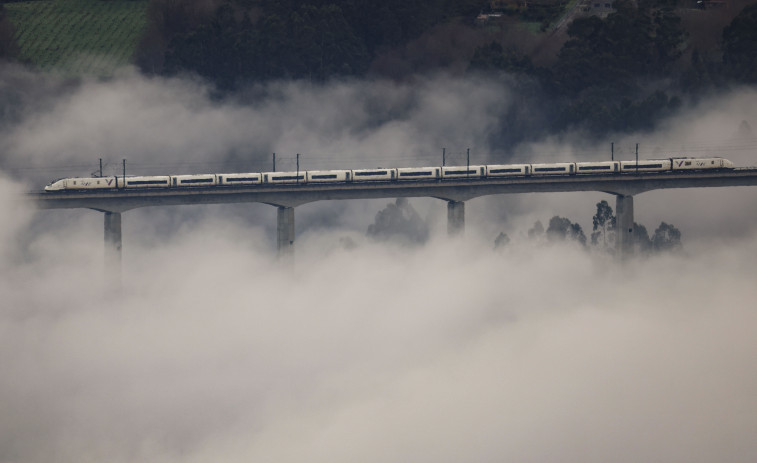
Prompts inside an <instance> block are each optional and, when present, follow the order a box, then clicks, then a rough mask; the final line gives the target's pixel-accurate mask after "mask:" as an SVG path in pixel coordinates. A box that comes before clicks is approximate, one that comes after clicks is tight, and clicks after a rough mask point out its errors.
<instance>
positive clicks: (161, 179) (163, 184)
mask: <svg viewBox="0 0 757 463" xmlns="http://www.w3.org/2000/svg"><path fill="white" fill-rule="evenodd" d="M122 179H123V181H124V185H123V187H124V188H168V187H170V186H171V177H170V176H168V175H144V176H136V177H125V178H122ZM119 180H121V179H119ZM119 186H121V185H119Z"/></svg>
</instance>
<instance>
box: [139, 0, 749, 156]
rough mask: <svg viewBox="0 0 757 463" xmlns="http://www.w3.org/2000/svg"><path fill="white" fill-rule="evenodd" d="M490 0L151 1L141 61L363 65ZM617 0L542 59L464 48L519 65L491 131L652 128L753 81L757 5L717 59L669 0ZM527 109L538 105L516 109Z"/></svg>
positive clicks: (234, 68)
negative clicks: (507, 109) (695, 39)
mask: <svg viewBox="0 0 757 463" xmlns="http://www.w3.org/2000/svg"><path fill="white" fill-rule="evenodd" d="M488 3H489V2H487V1H480V0H465V1H455V0H423V1H421V0H384V1H381V2H373V1H367V0H287V1H274V0H215V1H214V2H213V3H211V5H212V7H210V8H209V7H208V6H207V5H208V2H207V1H204V0H202V1H201V0H188V1H186V2H176V1H174V0H152V2H151V8H150V14H149V16H150V23H151V28H150V31H149V32H148V33H147V34H146V36H145V40H144V41H143V42H142V44H141V46H140V51H139V56H138V62H139V64H140V66H141V67H142V69H143V70H145V71H147V72H156V73H160V74H169V75H170V74H175V73H180V72H193V73H196V74H199V75H200V76H203V77H204V78H206V79H208V80H210V81H212V82H214V83H216V84H217V85H218V86H219V87H220V88H221V89H227V90H228V89H234V88H237V87H238V86H239V85H243V84H246V83H250V82H260V81H267V80H271V79H306V80H310V81H325V80H328V79H331V78H334V77H345V76H358V77H359V76H365V75H366V74H367V73H368V72H369V70H370V69H371V66H372V63H374V62H375V61H376V59H377V57H378V56H379V55H380V54H381V53H386V52H387V50H391V49H396V48H402V47H404V46H406V45H407V44H408V43H409V42H410V41H412V40H414V39H416V38H417V37H419V36H420V35H421V34H423V33H424V32H426V31H428V30H429V29H430V28H431V27H433V26H435V25H438V24H441V23H444V22H445V21H450V20H451V18H453V17H456V16H464V17H469V18H472V17H473V16H475V14H476V13H477V12H478V11H480V10H483V9H485V8H487V7H488ZM613 6H614V8H615V10H614V12H613V13H611V14H609V15H608V16H607V17H606V18H600V17H597V16H588V17H577V18H576V19H574V20H573V21H572V22H571V23H570V24H569V26H568V29H567V33H568V36H569V40H567V41H566V42H565V43H564V44H563V45H562V48H561V49H560V50H559V52H558V53H557V57H556V59H555V60H554V61H553V62H550V63H548V64H546V65H542V66H535V65H534V64H533V62H532V60H531V57H529V56H527V55H525V54H523V53H521V52H518V51H516V50H515V48H512V47H509V46H508V44H507V43H501V42H499V41H492V42H490V43H488V44H485V45H482V46H479V47H478V48H475V49H474V51H473V52H472V54H471V55H470V56H466V57H461V58H462V59H463V60H467V61H469V63H470V66H469V72H484V73H496V72H505V73H508V74H511V75H516V76H520V79H518V83H517V85H520V86H521V87H522V88H519V89H518V90H520V91H519V92H518V94H519V95H520V96H519V98H520V100H519V101H518V102H516V107H515V108H514V109H513V111H514V114H513V115H510V116H508V117H509V119H510V120H503V125H504V126H505V127H503V130H502V132H501V133H500V134H495V135H494V137H495V139H494V140H492V142H495V143H497V144H499V145H500V146H503V147H506V146H507V145H508V144H513V143H517V142H520V141H523V138H537V137H540V136H542V135H543V134H544V133H555V132H559V131H562V130H565V129H567V128H571V127H576V126H580V127H583V128H585V129H588V130H590V131H593V132H596V133H606V132H608V131H629V130H645V129H650V128H652V127H653V126H654V124H655V123H656V121H658V120H659V119H660V118H663V117H666V116H668V115H670V114H671V113H673V112H674V111H676V110H677V109H678V108H679V106H680V102H681V98H682V97H683V96H691V97H696V96H698V95H701V94H703V93H706V91H707V90H708V89H713V88H717V87H721V86H726V85H731V84H733V83H746V84H754V83H757V4H753V5H751V6H748V7H746V8H745V9H744V10H743V11H742V12H741V13H739V14H738V16H736V18H735V19H734V20H733V21H732V22H731V24H730V25H728V26H727V27H726V28H725V29H724V30H723V33H722V36H723V41H722V59H720V60H712V59H711V60H710V61H708V60H706V59H705V58H703V56H704V55H703V54H701V53H699V51H698V50H694V51H693V52H692V53H691V54H690V61H691V64H690V65H687V66H683V65H682V51H683V50H684V49H687V48H689V45H688V43H689V41H690V39H691V37H688V36H687V33H686V31H685V30H684V28H683V26H682V21H681V18H680V17H679V16H677V14H676V11H677V10H675V8H674V7H675V0H638V1H633V0H616V1H615V2H614V4H613ZM466 27H470V28H471V29H472V28H473V26H472V24H471V25H470V26H466ZM476 33H479V34H484V32H481V31H479V32H476ZM461 50H464V49H461ZM461 52H464V51H461ZM708 56H710V55H708ZM687 58H688V55H687ZM393 75H395V76H397V74H393ZM661 82H662V84H661ZM508 85H512V83H511V82H508ZM528 108H541V109H542V110H543V111H542V112H543V114H541V115H540V117H538V118H536V119H524V118H523V117H522V116H518V115H517V114H519V113H529V111H528ZM530 112H533V111H530ZM513 134H515V135H513ZM498 136H499V138H497V137H498Z"/></svg>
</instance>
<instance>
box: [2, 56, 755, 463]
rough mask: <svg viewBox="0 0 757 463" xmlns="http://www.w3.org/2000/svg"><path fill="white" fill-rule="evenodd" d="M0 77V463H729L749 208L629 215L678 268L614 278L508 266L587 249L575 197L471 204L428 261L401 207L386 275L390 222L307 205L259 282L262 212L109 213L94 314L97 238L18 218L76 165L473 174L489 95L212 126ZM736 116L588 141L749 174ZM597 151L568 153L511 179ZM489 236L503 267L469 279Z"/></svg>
mask: <svg viewBox="0 0 757 463" xmlns="http://www.w3.org/2000/svg"><path fill="white" fill-rule="evenodd" d="M15 72H16V74H13V75H14V76H16V77H15V78H14V79H11V78H6V80H5V82H4V87H3V88H4V92H6V93H5V94H6V95H7V94H8V92H11V93H12V92H14V91H16V92H17V93H18V94H19V95H21V96H20V97H19V98H16V99H15V100H9V101H11V102H10V103H6V105H8V107H9V111H6V112H5V113H4V114H6V115H7V114H9V112H10V113H11V114H12V115H13V117H7V118H6V121H5V124H4V128H3V133H2V140H3V141H2V142H1V143H2V146H3V156H4V158H3V165H5V166H7V167H6V168H5V169H4V170H3V172H2V173H1V174H0V214H2V216H3V219H2V221H0V224H1V225H0V275H2V278H0V293H2V295H3V301H4V302H3V304H2V305H0V462H2V463H5V462H24V463H26V462H49V461H53V460H54V461H61V462H88V461H97V462H101V461H111V462H121V461H123V462H125V461H150V462H174V461H197V462H204V461H211V460H215V461H232V462H233V461H240V462H241V461H245V462H248V461H275V462H302V461H308V462H330V463H332V462H355V461H367V462H382V463H386V462H407V461H412V462H419V463H420V462H459V461H476V462H501V461H520V462H557V461H559V462H608V461H611V462H629V463H630V462H638V461H660V462H689V463H690V462H713V461H718V462H745V461H757V442H755V439H754V436H755V435H756V434H757V396H756V393H755V391H757V370H756V369H755V367H754V359H755V358H757V341H755V337H754V329H755V326H757V309H755V304H754V300H755V299H757V288H756V287H755V285H754V282H755V277H757V267H755V265H754V262H755V261H757V223H755V222H756V221H757V219H755V217H757V210H755V209H756V208H757V206H756V204H757V201H756V200H757V190H753V189H751V188H733V189H707V190H705V189H703V190H680V191H665V192H656V193H655V192H652V193H645V194H642V195H639V196H638V197H637V198H636V201H635V204H636V217H637V221H640V222H642V223H644V224H645V225H646V226H647V228H648V229H649V230H650V232H652V231H653V230H654V228H655V227H656V226H657V225H658V224H659V222H660V221H662V220H665V221H668V222H672V223H674V224H675V225H676V226H678V227H679V228H680V229H681V231H682V232H683V235H684V244H685V252H684V253H682V254H680V255H666V256H659V257H653V258H648V259H640V260H638V261H633V262H631V263H630V264H629V265H628V266H626V267H619V266H618V265H617V264H616V263H615V261H613V260H612V259H611V258H609V257H607V256H603V255H600V254H596V253H595V254H592V253H587V252H584V251H582V250H580V249H577V248H575V247H572V246H570V245H565V246H544V245H534V244H532V243H528V242H526V241H525V240H523V239H521V238H520V236H521V235H522V234H525V232H526V231H527V229H528V228H529V227H530V226H531V225H532V224H533V222H534V221H535V220H537V219H538V220H541V221H542V222H543V223H545V224H546V223H547V222H548V220H549V218H550V217H551V216H553V215H561V216H566V217H569V218H571V219H572V220H574V221H578V222H580V223H581V224H582V225H583V226H584V229H585V231H586V232H587V234H588V233H589V232H590V231H591V230H590V227H591V216H592V214H593V213H594V205H595V204H596V202H598V201H600V200H601V199H607V200H608V201H610V203H611V205H613V206H614V201H613V198H612V197H611V196H609V195H605V194H601V193H576V194H564V195H562V194H541V195H538V194H533V195H521V196H518V197H511V196H502V197H496V198H478V199H475V200H472V201H470V203H469V204H468V205H467V208H466V219H467V224H466V225H467V229H466V236H465V238H464V239H462V240H453V241H450V240H449V239H447V237H446V236H445V228H446V208H445V205H444V203H443V202H442V201H439V200H433V199H423V200H412V201H411V203H412V204H413V206H414V207H415V208H416V210H418V212H419V214H420V215H421V216H422V217H424V218H425V219H427V220H428V221H429V223H430V224H431V227H432V233H431V239H430V241H429V242H428V243H427V244H426V245H424V246H421V247H414V248H409V247H403V246H396V245H392V244H387V243H375V242H372V241H370V240H368V239H367V238H366V237H365V230H366V229H367V227H368V225H370V223H372V221H373V219H374V216H375V214H376V212H378V211H379V210H380V209H382V208H383V207H384V205H385V204H387V203H388V202H390V201H391V199H387V200H374V201H345V202H333V203H316V204H309V205H305V206H302V207H300V208H297V211H296V214H297V219H296V220H297V233H298V236H297V244H296V263H295V266H294V268H293V269H292V268H289V267H286V266H284V267H282V266H281V265H279V264H278V263H277V262H276V259H275V249H274V246H275V241H274V239H273V236H272V229H273V227H274V226H275V217H276V213H275V208H273V207H270V206H265V205H235V206H203V207H173V208H152V209H150V208H148V209H143V210H135V211H130V212H127V213H125V214H124V215H123V220H124V225H123V228H124V253H123V290H122V291H121V292H113V291H109V290H108V289H107V286H105V285H103V280H104V278H103V277H104V275H103V243H102V240H103V230H102V226H103V225H102V221H103V219H102V215H101V214H100V213H97V212H94V211H40V212H35V211H32V210H30V209H28V208H27V207H25V206H24V205H22V204H21V203H19V201H18V200H17V198H18V197H19V195H21V193H22V192H23V191H26V190H28V189H34V188H39V187H40V186H41V184H40V183H39V182H43V183H44V182H46V181H49V180H51V179H52V177H55V176H60V175H72V174H77V175H86V174H88V173H89V172H91V171H92V170H94V169H95V167H97V158H98V157H104V158H106V159H108V160H109V162H110V164H109V166H110V167H111V168H120V164H119V163H120V159H121V158H123V157H128V159H129V160H130V163H131V164H130V165H132V164H133V165H134V166H135V168H137V167H140V166H141V167H142V168H144V169H145V170H149V171H155V172H165V173H171V172H173V171H174V170H173V169H176V171H179V170H181V171H186V172H197V171H208V170H210V171H213V170H215V167H217V166H218V165H219V164H221V167H227V166H235V165H237V164H235V163H241V162H258V163H264V162H267V160H268V156H269V155H270V153H271V152H274V151H275V152H277V153H282V159H283V160H282V162H286V156H287V155H289V156H291V155H292V154H294V153H297V152H302V153H313V154H305V156H308V157H307V159H308V162H312V163H313V164H317V166H318V167H319V168H321V166H323V168H332V167H333V168H337V167H339V166H340V165H341V163H344V164H350V166H355V167H359V166H363V165H370V163H376V164H378V163H381V164H382V165H384V164H385V165H397V164H400V163H412V162H415V161H418V162H421V161H425V160H428V159H431V160H433V159H435V156H437V154H440V149H441V147H444V146H447V147H448V148H449V149H450V151H451V152H454V151H456V152H457V153H462V152H464V150H465V148H467V147H469V146H470V147H471V148H474V152H475V153H482V152H487V153H488V152H490V151H495V150H496V147H489V146H486V145H485V140H486V137H487V134H488V133H491V131H495V130H499V129H501V128H500V127H499V126H498V120H499V119H498V117H497V116H498V115H499V114H501V112H502V111H505V110H506V109H507V108H508V105H509V100H508V93H507V91H506V89H504V90H503V89H502V88H501V87H500V86H499V85H496V84H493V83H491V82H487V81H483V80H480V81H479V80H477V81H459V80H454V79H450V78H447V77H435V78H428V79H425V80H423V81H419V82H415V83H408V84H401V85H400V84H394V83H388V82H373V83H367V82H352V83H349V82H348V83H339V84H331V85H326V86H308V85H296V84H274V85H271V86H270V87H269V88H266V89H258V90H257V91H258V92H259V93H260V95H262V96H258V97H256V98H249V97H248V98H246V99H245V100H244V102H240V101H236V102H232V101H215V100H213V99H212V98H211V97H210V96H209V94H208V92H207V90H206V89H205V88H204V87H203V86H202V85H201V84H200V83H198V82H196V81H191V80H184V79H176V80H162V79H146V78H142V77H139V76H137V75H134V74H132V73H128V72H127V73H125V74H124V75H123V76H121V77H119V78H116V79H113V80H111V81H106V82H89V83H84V84H81V85H62V84H58V83H55V82H50V81H48V80H45V79H43V78H41V77H39V76H31V77H30V78H29V79H26V80H27V81H34V79H38V82H39V81H41V82H42V84H41V85H40V88H42V89H43V90H44V95H42V98H41V99H39V100H36V102H35V103H28V104H26V103H24V101H25V100H24V98H27V97H28V95H33V94H34V92H33V91H30V90H28V89H25V88H21V87H22V84H21V83H19V81H24V79H19V78H18V77H17V76H18V74H17V73H18V71H15ZM14 86H18V90H14ZM29 92H31V93H29ZM25 95H26V96H25ZM13 101H16V103H13ZM18 101H21V102H22V103H24V104H22V105H21V106H20V107H19V106H18V104H19V103H18ZM756 103H757V92H755V91H753V90H740V91H734V92H732V93H729V94H724V95H720V96H719V97H717V98H712V99H709V100H706V101H703V102H701V103H700V104H698V105H696V106H692V107H691V108H690V109H689V110H688V111H687V112H686V114H685V115H683V116H681V117H679V118H676V119H674V120H670V121H667V122H666V123H665V124H664V127H663V128H662V129H661V130H659V131H658V132H655V133H652V134H643V135H639V134H636V135H628V136H625V137H618V138H617V139H616V140H612V141H615V142H616V146H618V147H619V148H622V150H621V152H623V153H625V154H628V153H629V152H630V151H629V150H632V149H633V146H634V144H635V143H636V142H639V143H640V144H641V146H642V147H647V146H649V147H657V149H658V151H657V152H653V151H652V149H651V148H650V151H648V152H647V153H650V154H649V156H648V157H653V156H655V155H657V153H660V152H665V153H667V152H670V151H675V152H676V153H680V152H681V151H687V150H688V151H693V152H692V153H691V154H692V155H710V154H713V155H714V154H719V155H723V156H725V157H728V158H730V159H732V160H734V161H736V163H737V164H739V165H757V156H756V155H755V142H754V140H753V139H751V141H750V140H746V141H744V140H743V137H742V138H739V136H737V130H738V128H739V125H740V124H741V122H742V121H744V120H746V121H747V122H748V123H749V124H751V125H752V126H754V127H757V109H755V108H757V104H756ZM14 104H16V106H13V105H14ZM742 135H743V134H742ZM452 141H455V142H458V143H455V145H454V146H455V147H454V148H452V147H453V143H452ZM607 148H609V140H600V141H592V142H587V141H585V140H582V139H581V137H580V134H571V135H568V136H566V137H563V138H561V139H554V140H544V141H543V142H541V143H538V144H534V145H531V146H523V147H519V150H518V152H519V153H532V155H533V156H534V158H533V159H534V161H539V160H545V161H548V160H550V159H557V158H565V159H572V158H583V156H584V155H586V156H589V155H591V156H593V157H594V158H595V159H598V158H599V156H602V155H600V154H599V153H600V152H601V151H602V150H604V149H607ZM623 150H625V151H623ZM585 153H586V154H585ZM481 155H482V156H483V154H481ZM403 157H409V159H410V160H408V159H401V158H403ZM218 159H221V161H218ZM309 165H310V164H307V165H306V166H309ZM34 167H36V168H37V169H39V170H33V169H28V168H34ZM263 167H264V166H263ZM261 168H262V167H261ZM133 173H138V172H133ZM139 173H141V172H139ZM19 180H20V181H19ZM500 231H506V232H507V233H508V234H509V235H510V236H511V238H513V241H512V243H511V245H510V246H508V247H507V248H505V249H504V250H501V251H497V252H495V251H493V242H494V238H495V237H496V236H497V234H498V233H499V232H500ZM347 243H350V244H349V245H347Z"/></svg>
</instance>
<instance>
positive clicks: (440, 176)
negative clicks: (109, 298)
mask: <svg viewBox="0 0 757 463" xmlns="http://www.w3.org/2000/svg"><path fill="white" fill-rule="evenodd" d="M717 169H733V163H732V162H731V161H729V160H728V159H723V158H717V157H714V158H666V159H648V160H640V161H638V163H637V162H636V161H598V162H557V163H551V164H495V165H476V166H445V167H401V168H391V169H384V168H377V169H355V170H309V171H301V172H262V173H258V172H251V173H232V174H195V175H151V176H127V177H124V176H111V177H88V178H84V177H78V178H62V179H59V180H55V181H53V182H51V183H50V184H49V185H47V186H46V187H45V191H61V190H116V189H140V188H142V189H144V188H203V187H235V186H249V185H278V184H309V183H363V182H403V181H424V180H432V181H444V180H464V179H482V178H499V177H540V176H545V175H600V174H612V173H614V174H624V173H637V172H645V173H646V172H677V171H692V170H717Z"/></svg>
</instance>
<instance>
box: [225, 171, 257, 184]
mask: <svg viewBox="0 0 757 463" xmlns="http://www.w3.org/2000/svg"><path fill="white" fill-rule="evenodd" d="M217 178H218V185H223V186H242V185H260V184H261V183H263V175H262V174H260V173H257V172H255V173H252V172H249V173H234V174H217Z"/></svg>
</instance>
